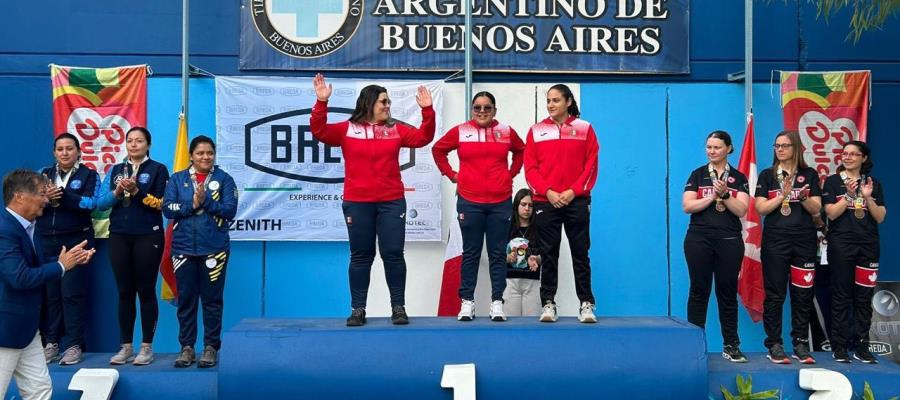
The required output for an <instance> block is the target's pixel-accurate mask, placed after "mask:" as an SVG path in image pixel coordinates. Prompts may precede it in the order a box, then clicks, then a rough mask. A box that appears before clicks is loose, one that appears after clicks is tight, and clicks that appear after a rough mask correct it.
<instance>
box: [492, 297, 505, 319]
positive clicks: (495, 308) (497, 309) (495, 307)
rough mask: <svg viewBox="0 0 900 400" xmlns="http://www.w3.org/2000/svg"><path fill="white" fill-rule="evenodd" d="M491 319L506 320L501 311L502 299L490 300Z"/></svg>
mask: <svg viewBox="0 0 900 400" xmlns="http://www.w3.org/2000/svg"><path fill="white" fill-rule="evenodd" d="M490 316H491V321H506V314H504V313H503V300H494V301H492V302H491V313H490Z"/></svg>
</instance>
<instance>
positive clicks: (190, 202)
mask: <svg viewBox="0 0 900 400" xmlns="http://www.w3.org/2000/svg"><path fill="white" fill-rule="evenodd" d="M206 182H207V186H206V199H205V200H204V201H203V203H202V204H200V206H199V207H198V208H196V209H195V208H194V182H193V181H192V180H191V173H190V169H186V170H184V171H179V172H176V173H175V174H173V175H172V177H171V178H170V179H169V183H168V185H166V193H165V196H163V208H162V210H163V214H164V215H165V216H166V218H168V219H170V220H173V221H175V227H174V230H173V233H172V255H173V256H177V255H189V256H204V255H208V254H213V253H218V252H220V251H225V250H228V248H229V245H230V239H229V236H228V226H229V222H230V221H231V220H232V219H234V216H235V214H237V200H238V193H237V186H236V185H235V184H234V179H233V178H232V177H231V175H228V173H226V172H225V171H222V170H221V169H220V168H219V167H218V166H216V167H215V168H213V170H212V172H211V173H210V174H209V175H208V176H207V177H206Z"/></svg>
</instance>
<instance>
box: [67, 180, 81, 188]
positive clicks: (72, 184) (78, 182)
mask: <svg viewBox="0 0 900 400" xmlns="http://www.w3.org/2000/svg"><path fill="white" fill-rule="evenodd" d="M69 187H70V188H72V189H75V190H78V189H81V179H76V180H74V181H72V182H69Z"/></svg>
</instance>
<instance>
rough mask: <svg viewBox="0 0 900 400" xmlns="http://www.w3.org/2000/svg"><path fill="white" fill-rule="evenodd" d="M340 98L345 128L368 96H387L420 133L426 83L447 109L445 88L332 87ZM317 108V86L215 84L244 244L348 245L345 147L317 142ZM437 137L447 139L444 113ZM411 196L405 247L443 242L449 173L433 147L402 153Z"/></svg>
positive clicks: (258, 80)
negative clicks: (378, 92) (367, 92)
mask: <svg viewBox="0 0 900 400" xmlns="http://www.w3.org/2000/svg"><path fill="white" fill-rule="evenodd" d="M329 83H330V84H332V85H333V87H334V94H333V95H332V96H331V98H330V99H329V102H328V121H329V122H330V123H335V122H339V121H343V120H346V119H347V118H348V117H349V116H350V113H351V112H353V108H354V106H355V104H356V98H357V96H358V94H359V91H360V90H361V89H362V88H363V87H365V86H366V85H369V84H378V85H381V86H384V87H386V88H387V89H388V94H389V95H390V98H391V100H392V101H393V104H392V105H391V116H392V117H394V118H396V119H398V120H401V121H403V122H406V123H408V124H411V125H414V126H418V125H419V123H420V122H421V120H422V114H421V111H420V110H421V109H420V108H419V105H418V104H417V103H416V99H415V94H416V88H417V87H418V86H419V85H425V86H426V87H427V88H428V89H429V90H430V91H431V93H432V96H433V100H434V108H435V109H437V110H440V109H441V107H442V103H443V101H442V91H443V82H442V81H426V82H416V81H400V80H382V81H371V80H357V79H329ZM315 102H316V95H315V92H314V91H313V89H312V79H311V78H282V77H240V78H237V77H216V110H217V111H216V131H217V141H216V142H217V163H218V164H219V166H220V167H222V168H223V169H224V170H225V171H227V172H228V173H229V174H231V176H232V177H234V180H235V182H236V183H237V186H238V189H239V190H240V197H239V198H240V203H239V205H238V213H237V216H236V217H235V219H234V221H232V225H231V238H232V239H235V240H309V241H316V240H319V241H342V240H347V227H346V224H345V222H344V217H343V211H342V209H341V203H342V201H343V187H344V185H343V182H344V164H343V158H342V155H341V149H340V148H339V147H338V148H335V147H331V146H327V145H325V144H323V143H320V142H319V141H318V140H316V139H315V138H314V137H313V135H312V132H311V131H310V128H309V114H310V112H311V111H312V106H313V105H314V104H315ZM436 123H437V130H436V136H439V135H440V134H441V133H442V132H443V128H442V124H441V117H440V113H438V116H437V121H436ZM398 162H399V163H400V169H401V175H402V179H403V185H404V187H405V188H406V205H407V212H406V240H408V241H432V240H434V241H438V240H441V185H440V183H441V181H440V179H441V175H440V171H438V169H437V167H436V166H435V164H434V159H433V158H432V156H431V145H428V146H426V147H423V148H420V149H415V150H413V149H406V148H403V149H401V151H400V157H399V160H398Z"/></svg>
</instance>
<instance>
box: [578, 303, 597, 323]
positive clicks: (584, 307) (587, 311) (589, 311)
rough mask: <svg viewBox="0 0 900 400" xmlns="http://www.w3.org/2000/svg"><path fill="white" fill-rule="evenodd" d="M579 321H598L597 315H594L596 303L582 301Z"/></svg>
mask: <svg viewBox="0 0 900 400" xmlns="http://www.w3.org/2000/svg"><path fill="white" fill-rule="evenodd" d="M578 321H579V322H583V323H586V324H593V323H595V322H597V316H595V315H594V305H593V304H591V303H588V302H586V301H585V302H583V303H581V311H579V312H578Z"/></svg>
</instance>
